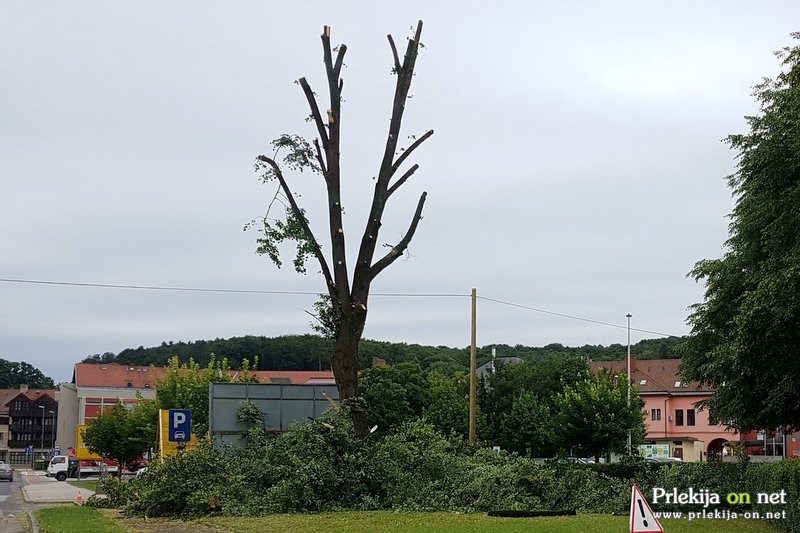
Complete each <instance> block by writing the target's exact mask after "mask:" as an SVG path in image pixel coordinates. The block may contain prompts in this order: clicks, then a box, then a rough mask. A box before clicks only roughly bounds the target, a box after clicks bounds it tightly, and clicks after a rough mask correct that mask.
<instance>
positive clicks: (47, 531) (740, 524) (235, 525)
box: [36, 507, 778, 533]
mask: <svg viewBox="0 0 800 533" xmlns="http://www.w3.org/2000/svg"><path fill="white" fill-rule="evenodd" d="M36 518H37V520H39V521H40V524H41V526H42V528H41V531H42V533H72V532H75V531H81V532H82V533H124V532H128V533H130V532H138V531H159V532H166V531H175V532H181V533H185V532H189V531H192V532H196V531H209V530H210V529H209V526H210V527H211V528H214V529H215V530H217V531H220V532H237V533H263V532H265V531H270V532H281V533H334V532H336V533H339V532H342V531H344V532H346V533H372V532H374V531H381V532H385V533H394V532H396V533H405V532H408V531H414V532H420V533H464V532H466V531H468V532H470V533H473V532H478V533H517V532H519V533H522V532H531V531H542V532H548V533H574V532H575V531H591V532H592V533H606V532H607V533H619V532H622V531H628V517H627V516H609V515H580V516H565V517H540V518H492V517H489V516H486V515H485V514H456V513H391V512H384V511H378V512H341V513H321V514H296V515H271V516H266V517H260V518H229V517H224V518H223V517H215V518H206V519H203V520H199V521H196V522H179V521H169V520H152V519H151V520H147V521H145V520H141V519H119V518H113V514H112V513H110V512H109V511H96V510H94V509H91V508H88V507H52V508H49V509H43V510H41V511H38V512H37V513H36ZM663 524H664V529H665V530H666V532H667V533H700V532H708V531H713V532H714V533H774V532H777V531H778V530H777V529H775V528H773V527H772V526H770V525H768V524H766V523H764V522H759V521H752V520H744V519H740V520H730V521H724V520H694V521H691V522H689V521H688V520H664V521H663Z"/></svg>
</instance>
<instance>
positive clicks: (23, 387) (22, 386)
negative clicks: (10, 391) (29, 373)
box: [19, 384, 28, 394]
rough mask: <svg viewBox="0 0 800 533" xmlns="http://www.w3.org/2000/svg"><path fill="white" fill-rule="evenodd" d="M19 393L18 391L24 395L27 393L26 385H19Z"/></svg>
mask: <svg viewBox="0 0 800 533" xmlns="http://www.w3.org/2000/svg"><path fill="white" fill-rule="evenodd" d="M19 391H20V392H21V393H22V394H26V393H27V392H28V385H26V384H21V385H20V386H19Z"/></svg>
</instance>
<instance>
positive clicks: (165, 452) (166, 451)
mask: <svg viewBox="0 0 800 533" xmlns="http://www.w3.org/2000/svg"><path fill="white" fill-rule="evenodd" d="M198 442H199V439H198V438H197V435H195V434H194V433H192V440H190V441H189V442H187V443H185V444H183V445H182V446H183V449H184V450H188V449H191V448H194V447H195V446H197V443H198ZM158 448H159V452H158V456H159V457H161V458H162V459H163V458H164V457H172V456H174V455H178V443H177V442H172V441H170V440H169V410H168V409H161V410H159V411H158Z"/></svg>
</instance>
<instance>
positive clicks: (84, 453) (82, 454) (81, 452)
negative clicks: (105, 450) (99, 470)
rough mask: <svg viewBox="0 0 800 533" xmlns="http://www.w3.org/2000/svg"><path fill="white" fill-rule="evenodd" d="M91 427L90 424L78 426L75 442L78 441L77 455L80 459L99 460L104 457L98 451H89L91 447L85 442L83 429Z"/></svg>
mask: <svg viewBox="0 0 800 533" xmlns="http://www.w3.org/2000/svg"><path fill="white" fill-rule="evenodd" d="M87 427H89V425H88V424H83V425H80V426H78V428H77V430H76V433H77V436H76V438H75V442H77V443H78V444H77V446H76V447H75V457H77V458H78V459H80V460H81V461H99V460H101V459H102V457H100V456H99V455H97V454H96V453H92V452H90V451H89V448H88V447H87V446H86V443H85V442H83V431H84V430H85V429H86V428H87Z"/></svg>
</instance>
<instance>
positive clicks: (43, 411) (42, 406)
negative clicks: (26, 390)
mask: <svg viewBox="0 0 800 533" xmlns="http://www.w3.org/2000/svg"><path fill="white" fill-rule="evenodd" d="M36 407H38V408H39V409H41V410H42V442H41V445H40V446H39V448H40V450H44V413H45V411H46V410H47V409H45V407H44V405H37V406H36Z"/></svg>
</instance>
